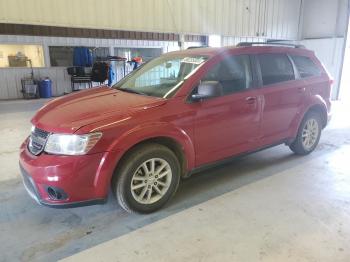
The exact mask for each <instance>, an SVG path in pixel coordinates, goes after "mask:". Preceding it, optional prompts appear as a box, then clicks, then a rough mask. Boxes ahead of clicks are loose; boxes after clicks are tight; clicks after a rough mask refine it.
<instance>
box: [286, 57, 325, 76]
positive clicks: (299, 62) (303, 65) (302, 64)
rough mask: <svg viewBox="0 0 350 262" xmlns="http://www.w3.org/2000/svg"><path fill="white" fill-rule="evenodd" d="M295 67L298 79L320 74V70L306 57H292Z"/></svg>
mask: <svg viewBox="0 0 350 262" xmlns="http://www.w3.org/2000/svg"><path fill="white" fill-rule="evenodd" d="M292 59H293V61H294V64H295V66H296V67H297V69H298V71H299V74H300V77H301V78H306V77H310V76H319V75H320V74H321V71H320V69H319V68H318V67H317V66H316V65H315V63H314V62H313V61H312V60H311V59H310V58H309V57H306V56H295V55H293V56H292Z"/></svg>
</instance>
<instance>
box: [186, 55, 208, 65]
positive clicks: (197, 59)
mask: <svg viewBox="0 0 350 262" xmlns="http://www.w3.org/2000/svg"><path fill="white" fill-rule="evenodd" d="M203 62H204V58H203V57H185V58H184V59H182V60H181V63H188V64H196V65H199V64H201V63H203Z"/></svg>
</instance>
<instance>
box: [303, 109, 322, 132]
mask: <svg viewBox="0 0 350 262" xmlns="http://www.w3.org/2000/svg"><path fill="white" fill-rule="evenodd" d="M310 112H315V113H318V114H319V115H320V117H321V120H322V128H325V127H326V125H327V122H328V115H327V109H326V107H325V106H324V105H320V104H315V105H313V106H311V107H309V109H308V110H307V111H306V113H305V114H304V117H305V115H307V114H308V113H310Z"/></svg>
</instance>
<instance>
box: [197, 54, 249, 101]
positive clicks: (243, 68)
mask: <svg viewBox="0 0 350 262" xmlns="http://www.w3.org/2000/svg"><path fill="white" fill-rule="evenodd" d="M202 81H218V82H219V83H220V84H221V85H222V87H223V91H224V95H227V94H231V93H234V92H239V91H242V90H245V89H248V88H250V87H251V86H252V73H251V68H250V59H249V56H248V55H237V56H228V57H226V58H224V59H223V60H222V61H221V62H219V63H218V64H216V65H215V66H214V67H213V68H212V69H210V70H209V71H208V73H207V74H206V75H205V76H204V77H203V78H202Z"/></svg>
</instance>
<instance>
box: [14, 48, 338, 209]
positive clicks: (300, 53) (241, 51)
mask: <svg viewBox="0 0 350 262" xmlns="http://www.w3.org/2000/svg"><path fill="white" fill-rule="evenodd" d="M331 83H332V80H331V79H330V77H329V76H328V74H327V72H326V70H325V69H324V68H323V66H322V65H321V63H320V62H319V60H318V59H317V58H316V57H315V55H314V53H313V52H312V51H309V50H307V49H305V48H303V47H301V46H293V47H286V46H281V45H267V44H264V45H262V44H259V45H255V44H253V43H242V44H239V45H238V46H237V47H225V48H198V49H189V50H185V51H179V52H172V53H168V54H165V55H162V56H161V57H159V58H156V59H154V60H152V61H150V62H148V63H146V64H144V65H143V66H141V67H140V68H138V69H137V70H135V71H134V72H133V73H131V74H130V75H128V76H127V77H125V78H124V79H122V80H121V81H120V82H118V83H117V84H116V85H115V86H113V87H112V88H108V87H99V88H93V89H90V90H86V91H81V92H79V93H74V94H71V95H67V96H64V97H61V98H57V99H55V100H53V101H51V102H49V103H48V104H47V105H45V106H44V107H43V108H41V109H40V110H39V111H38V112H37V114H36V115H35V116H34V118H33V119H32V120H31V122H32V124H33V127H32V131H31V135H30V136H29V137H28V138H27V139H26V140H25V141H24V143H23V144H22V146H21V150H20V168H21V171H22V174H23V181H24V185H25V187H26V189H27V191H28V192H29V194H30V195H31V196H32V197H33V198H34V199H36V201H37V202H38V203H40V204H43V205H47V206H51V207H74V206H81V205H91V204H98V203H104V202H105V201H106V199H107V195H108V191H109V188H110V187H111V188H112V191H113V192H114V194H115V196H116V198H117V199H118V201H119V203H120V205H121V206H122V207H123V208H124V209H126V210H128V211H135V212H141V213H148V212H152V211H155V210H157V209H159V208H160V207H162V206H163V205H164V204H165V203H166V202H168V200H169V199H170V198H171V197H172V196H173V195H174V194H175V192H176V189H177V187H178V185H179V181H180V178H181V177H187V176H189V175H191V174H193V173H195V172H198V171H199V170H202V169H203V168H207V167H211V166H213V165H216V164H218V163H221V162H223V161H227V160H230V159H232V157H236V156H239V155H242V154H246V153H251V152H255V151H257V150H261V149H264V148H267V147H270V146H273V145H278V144H282V143H284V144H286V145H288V146H289V147H290V148H291V150H292V151H293V152H295V153H296V154H299V155H306V154H309V153H310V152H312V151H313V150H314V149H315V147H316V145H317V144H318V141H319V139H320V135H321V130H322V129H323V128H324V127H325V126H326V124H327V122H328V119H329V116H330V105H331V104H330V91H331Z"/></svg>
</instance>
